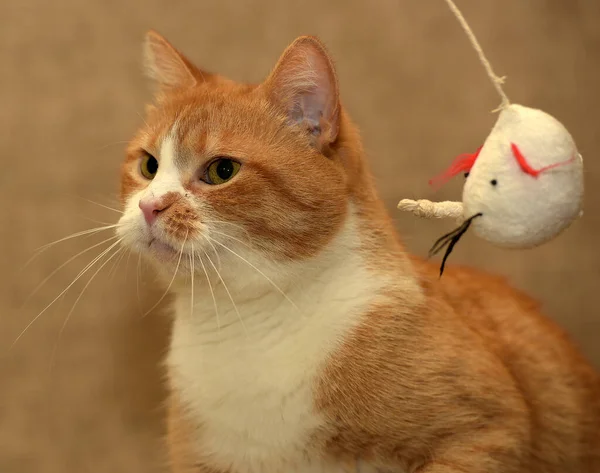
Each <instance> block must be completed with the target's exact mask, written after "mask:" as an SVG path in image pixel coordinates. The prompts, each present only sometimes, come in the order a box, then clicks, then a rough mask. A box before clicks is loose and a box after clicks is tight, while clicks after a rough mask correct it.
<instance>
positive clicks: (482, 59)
mask: <svg viewBox="0 0 600 473" xmlns="http://www.w3.org/2000/svg"><path fill="white" fill-rule="evenodd" d="M446 3H447V4H448V7H449V8H450V11H452V13H453V14H454V16H455V17H456V18H457V20H458V21H459V23H460V24H461V26H462V29H463V30H464V31H465V33H466V34H467V37H468V38H469V41H470V42H471V44H472V45H473V49H475V51H476V52H477V55H478V56H479V61H480V62H481V64H482V65H483V67H484V68H485V70H486V72H487V75H488V77H489V78H490V80H491V81H492V84H493V86H494V87H495V88H496V90H497V91H498V94H499V95H500V97H501V98H502V104H501V105H500V107H499V109H502V108H505V107H507V106H508V105H510V101H509V100H508V96H507V95H506V93H505V92H504V90H503V89H502V84H504V78H503V77H498V76H497V75H496V74H494V71H493V70H492V66H491V64H490V62H489V61H488V59H487V58H486V57H485V54H484V52H483V49H481V46H480V45H479V42H478V41H477V38H476V37H475V34H474V33H473V31H472V30H471V27H470V26H469V24H468V23H467V20H465V18H464V16H463V15H462V13H461V12H460V10H459V9H458V7H457V6H456V4H455V3H454V2H453V1H452V0H446Z"/></svg>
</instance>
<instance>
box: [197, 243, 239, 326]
mask: <svg viewBox="0 0 600 473" xmlns="http://www.w3.org/2000/svg"><path fill="white" fill-rule="evenodd" d="M202 251H204V250H202ZM204 254H205V255H206V257H207V258H208V262H209V263H210V264H211V266H212V267H213V269H214V270H215V272H216V273H217V276H218V277H219V279H220V280H221V282H222V283H223V288H224V289H225V291H226V292H227V295H228V296H229V300H230V301H231V304H232V305H233V309H234V310H235V313H236V314H237V316H238V319H239V320H240V323H241V324H242V328H243V329H244V333H245V334H246V337H247V336H248V332H247V331H246V324H244V320H243V319H242V316H241V315H240V311H239V310H238V308H237V305H236V304H235V301H234V300H233V297H231V292H229V288H228V287H227V284H225V281H224V280H223V276H221V273H220V272H219V270H218V269H217V267H216V266H215V264H214V263H213V262H212V260H211V259H210V256H208V253H207V252H206V251H204Z"/></svg>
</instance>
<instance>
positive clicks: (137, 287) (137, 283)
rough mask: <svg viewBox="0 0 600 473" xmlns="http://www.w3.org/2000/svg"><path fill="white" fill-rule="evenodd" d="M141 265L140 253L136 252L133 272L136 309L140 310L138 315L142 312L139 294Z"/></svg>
mask: <svg viewBox="0 0 600 473" xmlns="http://www.w3.org/2000/svg"><path fill="white" fill-rule="evenodd" d="M141 266H142V254H141V253H138V262H137V268H136V272H135V292H136V295H137V301H138V309H139V311H140V315H143V312H142V297H141V296H140V272H141Z"/></svg>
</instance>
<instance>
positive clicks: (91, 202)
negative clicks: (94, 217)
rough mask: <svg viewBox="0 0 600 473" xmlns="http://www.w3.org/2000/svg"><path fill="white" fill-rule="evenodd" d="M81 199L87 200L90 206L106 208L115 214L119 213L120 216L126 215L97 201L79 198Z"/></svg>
mask: <svg viewBox="0 0 600 473" xmlns="http://www.w3.org/2000/svg"><path fill="white" fill-rule="evenodd" d="M79 198H80V199H82V200H85V201H86V202H89V203H90V204H94V205H98V206H100V207H103V208H105V209H107V210H112V211H113V212H117V213H118V214H121V215H122V214H123V213H124V212H123V211H122V210H118V209H115V208H113V207H109V206H108V205H104V204H101V203H100V202H96V201H93V200H90V199H86V198H85V197H79Z"/></svg>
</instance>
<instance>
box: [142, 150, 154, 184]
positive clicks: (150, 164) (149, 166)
mask: <svg viewBox="0 0 600 473" xmlns="http://www.w3.org/2000/svg"><path fill="white" fill-rule="evenodd" d="M140 172H141V173H142V176H144V177H145V178H146V179H154V176H156V173H157V172H158V161H157V160H156V158H155V157H154V156H152V155H151V154H149V153H144V156H143V157H142V161H141V162H140Z"/></svg>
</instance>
